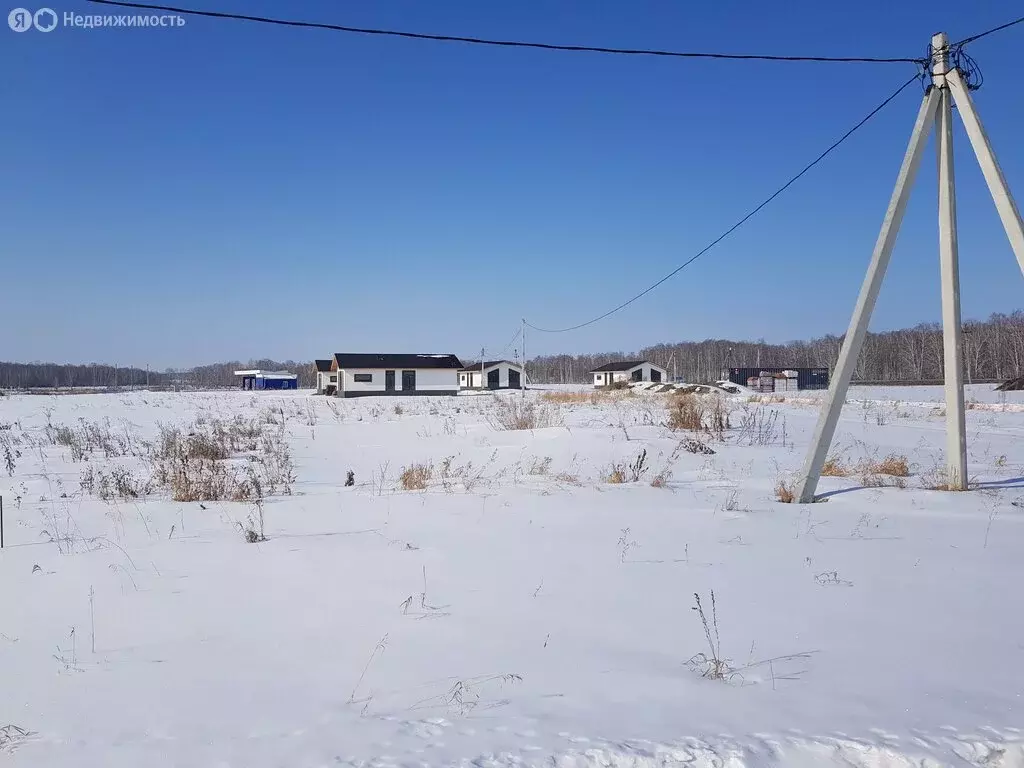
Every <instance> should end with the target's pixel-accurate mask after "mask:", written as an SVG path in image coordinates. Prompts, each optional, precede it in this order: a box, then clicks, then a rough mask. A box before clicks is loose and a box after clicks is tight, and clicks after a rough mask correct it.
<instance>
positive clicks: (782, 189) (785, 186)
mask: <svg viewBox="0 0 1024 768" xmlns="http://www.w3.org/2000/svg"><path fill="white" fill-rule="evenodd" d="M921 77H922V75H914V76H913V77H912V78H910V79H909V80H907V82H905V83H903V85H901V86H900V87H899V88H897V89H896V90H895V92H893V94H892V95H890V96H889V97H888V98H886V100H885V101H883V102H882V103H881V104H879V105H878V106H877V107H875V108H874V109H873V110H871V111H870V112H869V113H868V114H867V116H865V117H864V118H863V119H861V120H860V121H859V122H858V123H857V124H856V125H855V126H853V128H851V129H850V130H848V131H847V132H846V133H844V134H843V135H842V136H841V137H840V138H839V139H838V140H837V141H835V142H834V143H833V144H832V146H830V147H829V148H828V149H826V150H825V151H824V152H822V153H821V154H820V155H818V156H817V157H816V158H815V159H814V160H812V161H811V162H810V163H808V164H807V165H805V166H804V167H803V169H802V170H801V171H800V172H799V173H797V174H796V175H795V176H793V177H792V178H790V180H789V181H787V182H786V183H785V184H783V185H782V186H781V187H779V188H778V189H777V190H775V191H774V192H772V194H771V195H770V196H769V197H767V198H765V200H764V201H762V202H761V203H760V204H758V206H757V207H756V208H754V209H753V210H751V211H750V213H748V214H747V215H745V216H744V217H743V218H742V219H740V220H739V221H737V222H736V223H735V224H733V225H732V226H731V227H729V229H727V230H726V231H725V232H723V233H722V234H721V235H719V236H718V237H716V238H715V239H714V240H712V241H711V242H710V243H708V245H706V246H704V248H702V249H701V250H699V251H697V253H695V254H694V255H693V256H691V257H690V258H689V259H687V260H686V261H684V262H683V263H682V264H680V265H679V266H678V267H676V268H675V269H673V270H672V271H671V272H669V273H668V274H667V275H665V276H664V277H663V278H661V279H660V280H658V281H657V282H656V283H654V284H653V285H651V286H649V287H647V288H645V289H644V290H642V291H640V293H638V294H636V295H635V296H633V297H632V298H630V299H627V300H626V301H624V302H622V303H621V304H619V305H618V306H617V307H614V308H612V309H610V310H608V311H607V312H605V313H604V314H601V315H598V316H597V317H595V318H592V319H590V320H587V321H586V322H583V323H578V324H576V325H570V326H568V327H567V328H540V327H538V326H536V325H533V324H532V323H529V322H527V323H526V325H527V327H529V328H532V329H533V330H535V331H540V332H541V333H565V332H567V331H575V330H578V329H580V328H584V327H586V326H588V325H592V324H594V323H596V322H598V321H599V320H604V319H605V318H606V317H609V316H611V315H614V314H615V313H616V312H619V311H620V310H623V309H625V308H626V307H628V306H629V305H630V304H632V303H633V302H634V301H637V300H638V299H641V298H643V297H644V296H646V295H647V294H648V293H650V292H651V291H653V290H654V289H655V288H657V287H658V286H659V285H661V284H662V283H664V282H665V281H667V280H669V279H671V278H672V277H675V276H676V275H677V274H679V273H680V272H681V271H682V270H683V269H685V268H686V267H688V266H689V265H690V264H692V263H693V262H695V261H696V260H697V259H699V258H700V257H701V256H703V255H704V254H705V253H707V252H708V251H710V250H711V249H712V248H714V247H715V246H716V245H718V244H719V243H720V242H722V241H723V240H725V238H727V237H728V236H729V235H731V234H732V233H733V232H735V231H736V230H737V229H739V228H740V227H741V226H742V225H743V224H745V223H746V222H747V221H748V220H749V219H751V218H752V217H753V216H754V215H755V214H756V213H757V212H758V211H760V210H761V209H762V208H764V207H765V206H766V205H768V203H770V202H771V201H772V200H774V199H775V198H777V197H778V196H779V195H781V194H782V193H783V192H785V191H786V190H787V189H789V187H790V186H792V185H793V184H794V183H795V182H796V181H797V179H799V178H800V177H801V176H803V175H804V174H805V173H807V172H808V171H809V170H811V168H813V167H814V166H816V165H817V164H818V163H820V162H821V161H822V160H824V159H825V158H826V157H828V155H829V154H831V153H832V151H833V150H835V149H836V148H837V147H838V146H839V145H840V144H842V143H843V142H844V141H846V140H847V139H848V138H850V136H852V135H853V134H854V133H855V132H856V131H857V130H858V129H859V128H860V127H861V126H863V125H864V124H865V123H866V122H868V121H869V120H870V119H871V118H873V117H874V116H875V115H877V114H878V113H879V112H881V111H882V109H883V108H884V107H885V106H886V105H887V104H888V103H889V102H891V101H892V100H893V99H895V98H896V97H897V96H899V95H900V94H901V93H902V92H903V91H904V90H905V89H906V88H907V87H908V86H909V85H910V84H911V83H913V82H915V81H917V80H919V79H920V78H921Z"/></svg>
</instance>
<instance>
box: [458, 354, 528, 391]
mask: <svg viewBox="0 0 1024 768" xmlns="http://www.w3.org/2000/svg"><path fill="white" fill-rule="evenodd" d="M522 386H523V366H521V365H517V364H516V363H513V362H511V361H509V360H485V361H484V363H483V368H482V370H481V365H480V363H468V364H467V365H466V367H465V368H463V369H462V370H461V371H459V388H460V389H519V388H520V387H522Z"/></svg>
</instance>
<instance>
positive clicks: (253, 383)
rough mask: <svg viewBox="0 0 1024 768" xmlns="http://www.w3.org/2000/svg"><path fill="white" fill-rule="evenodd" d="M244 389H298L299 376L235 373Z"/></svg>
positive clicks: (255, 371) (256, 371)
mask: <svg viewBox="0 0 1024 768" xmlns="http://www.w3.org/2000/svg"><path fill="white" fill-rule="evenodd" d="M235 376H237V377H238V382H239V386H240V387H241V388H242V389H298V387H299V375H298V374H297V373H292V372H291V371H261V370H259V369H254V370H251V371H235Z"/></svg>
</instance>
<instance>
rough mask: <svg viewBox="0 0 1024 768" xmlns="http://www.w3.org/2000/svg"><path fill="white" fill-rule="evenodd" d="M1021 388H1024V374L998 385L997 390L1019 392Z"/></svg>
mask: <svg viewBox="0 0 1024 768" xmlns="http://www.w3.org/2000/svg"><path fill="white" fill-rule="evenodd" d="M1021 390H1024V376H1018V377H1017V378H1015V379H1009V380H1007V381H1004V382H1003V383H1002V384H1000V385H999V386H998V387H996V391H997V392H1019V391H1021Z"/></svg>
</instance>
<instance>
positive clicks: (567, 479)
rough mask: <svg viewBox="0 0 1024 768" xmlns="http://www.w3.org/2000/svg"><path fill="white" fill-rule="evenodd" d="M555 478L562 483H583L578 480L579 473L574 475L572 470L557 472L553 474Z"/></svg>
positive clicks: (578, 484) (577, 484) (576, 484)
mask: <svg viewBox="0 0 1024 768" xmlns="http://www.w3.org/2000/svg"><path fill="white" fill-rule="evenodd" d="M555 480H556V481H558V482H559V483H563V484H564V485H575V486H580V485H583V483H582V482H580V477H579V475H574V474H573V473H572V472H559V473H558V474H557V475H555Z"/></svg>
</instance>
